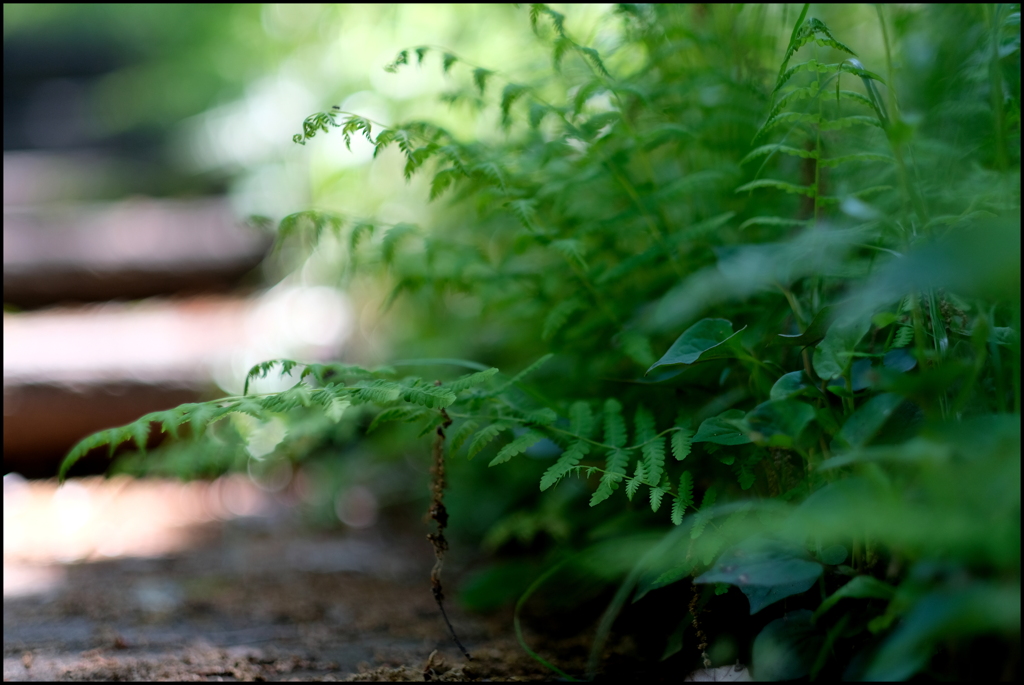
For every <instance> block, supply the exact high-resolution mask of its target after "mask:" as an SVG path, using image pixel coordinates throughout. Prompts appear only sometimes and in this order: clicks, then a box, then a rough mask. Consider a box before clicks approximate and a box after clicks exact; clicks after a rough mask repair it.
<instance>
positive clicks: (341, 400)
mask: <svg viewBox="0 0 1024 685" xmlns="http://www.w3.org/2000/svg"><path fill="white" fill-rule="evenodd" d="M351 406H352V400H351V399H349V398H348V397H340V396H337V397H335V398H334V399H332V400H331V403H330V404H328V405H327V407H326V408H325V409H324V415H325V416H327V418H328V419H330V420H331V421H332V422H333V423H338V422H339V421H341V417H342V416H343V415H344V414H345V410H346V409H348V408H349V407H351Z"/></svg>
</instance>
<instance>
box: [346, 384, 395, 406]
mask: <svg viewBox="0 0 1024 685" xmlns="http://www.w3.org/2000/svg"><path fill="white" fill-rule="evenodd" d="M404 391H405V388H403V387H402V386H401V385H399V384H398V383H395V382H394V381H386V380H383V379H378V380H375V381H372V382H370V383H369V384H368V385H360V386H357V389H356V391H355V394H354V395H353V396H352V399H353V400H354V401H357V402H359V403H363V402H371V403H374V404H387V403H388V402H394V401H395V400H397V399H398V398H399V397H401V396H402V393H403V392H404Z"/></svg>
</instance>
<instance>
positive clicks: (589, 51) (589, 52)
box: [580, 47, 611, 78]
mask: <svg viewBox="0 0 1024 685" xmlns="http://www.w3.org/2000/svg"><path fill="white" fill-rule="evenodd" d="M580 52H582V53H583V55H584V57H586V58H587V60H588V61H589V62H590V63H591V64H592V65H594V68H595V69H597V71H598V72H599V73H600V74H601V75H602V76H607V77H609V78H610V77H611V74H609V73H608V70H607V69H605V66H604V62H602V61H601V55H600V54H598V52H597V50H595V49H594V48H584V47H581V48H580Z"/></svg>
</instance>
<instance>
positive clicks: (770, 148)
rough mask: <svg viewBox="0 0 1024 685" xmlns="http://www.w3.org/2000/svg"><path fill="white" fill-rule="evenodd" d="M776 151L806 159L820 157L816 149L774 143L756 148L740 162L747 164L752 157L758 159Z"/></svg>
mask: <svg viewBox="0 0 1024 685" xmlns="http://www.w3.org/2000/svg"><path fill="white" fill-rule="evenodd" d="M775 153H781V154H784V155H790V156H793V157H802V158H804V159H816V158H817V157H818V153H817V152H815V151H814V150H804V149H801V148H798V147H793V146H791V145H782V144H781V143H772V144H771V145H762V146H760V147H758V148H755V149H754V150H752V151H751V152H750V153H749V154H748V155H747V156H746V157H744V158H743V160H742V161H741V162H740V164H746V163H747V162H749V161H750V160H752V159H757V158H758V157H763V156H764V155H768V154H775Z"/></svg>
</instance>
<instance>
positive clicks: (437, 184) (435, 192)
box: [430, 167, 461, 200]
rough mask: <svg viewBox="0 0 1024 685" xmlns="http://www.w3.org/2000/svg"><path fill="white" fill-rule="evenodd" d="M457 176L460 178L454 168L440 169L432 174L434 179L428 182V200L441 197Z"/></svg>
mask: <svg viewBox="0 0 1024 685" xmlns="http://www.w3.org/2000/svg"><path fill="white" fill-rule="evenodd" d="M459 176H461V174H460V173H459V170H458V169H456V168H454V167H449V168H447V169H441V170H440V171H438V172H437V173H436V174H434V178H433V179H432V180H431V181H430V199H431V200H436V199H437V198H439V197H441V195H443V194H444V191H446V190H448V188H449V187H450V186H451V185H452V184H453V183H454V182H455V179H456V178H458V177H459Z"/></svg>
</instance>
